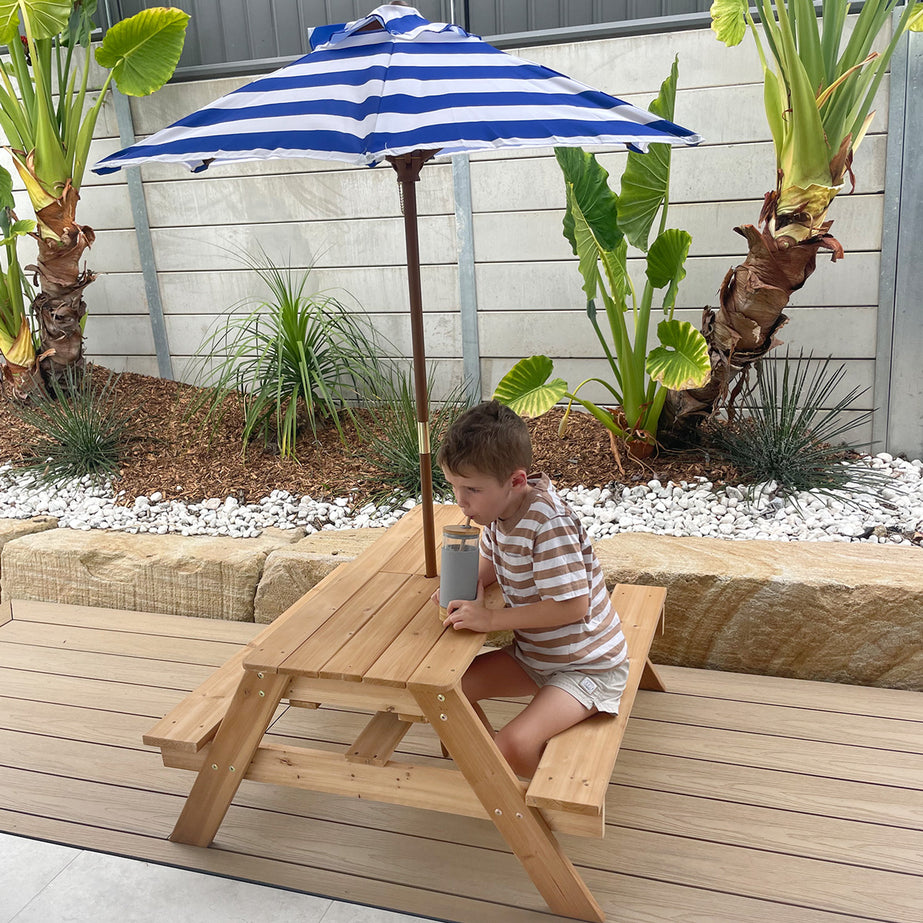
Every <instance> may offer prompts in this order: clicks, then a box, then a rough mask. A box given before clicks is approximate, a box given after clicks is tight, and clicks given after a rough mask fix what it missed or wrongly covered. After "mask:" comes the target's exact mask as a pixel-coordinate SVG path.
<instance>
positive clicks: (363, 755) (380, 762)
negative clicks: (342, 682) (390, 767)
mask: <svg viewBox="0 0 923 923" xmlns="http://www.w3.org/2000/svg"><path fill="white" fill-rule="evenodd" d="M412 726H413V724H412V722H410V721H402V720H401V719H400V718H398V716H397V715H395V714H393V713H392V712H387V711H380V712H378V713H377V714H375V715H373V717H372V720H371V721H369V723H368V724H367V725H366V727H365V728H363V730H362V733H361V734H360V735H359V736H358V737H357V738H356V742H355V743H354V744H353V745H352V746H351V747H350V748H349V749H348V750H347V751H346V761H347V762H348V763H362V764H363V765H365V766H384V765H385V763H387V762H388V760H390V759H391V756H392V754H393V753H394V751H395V749H396V748H397V745H398V744H399V743H400V742H401V741H402V740H403V739H404V735H405V734H406V733H407V732H408V731H409V730H410V728H411V727H412Z"/></svg>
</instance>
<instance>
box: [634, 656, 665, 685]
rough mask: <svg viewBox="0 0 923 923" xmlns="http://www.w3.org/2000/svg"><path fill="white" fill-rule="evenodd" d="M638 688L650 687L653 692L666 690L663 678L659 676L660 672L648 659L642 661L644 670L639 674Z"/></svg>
mask: <svg viewBox="0 0 923 923" xmlns="http://www.w3.org/2000/svg"><path fill="white" fill-rule="evenodd" d="M638 688H639V689H650V690H653V691H654V692H666V691H667V687H666V686H664V684H663V680H662V679H661V678H660V674H659V673H658V672H657V670H656V669H655V668H654V665H653V664H652V663H651V662H650V660H645V661H644V672H643V673H642V674H641V682H640V683H639V684H638Z"/></svg>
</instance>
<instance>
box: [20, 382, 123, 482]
mask: <svg viewBox="0 0 923 923" xmlns="http://www.w3.org/2000/svg"><path fill="white" fill-rule="evenodd" d="M11 406H12V409H13V412H14V414H16V416H17V417H18V418H19V419H20V420H21V421H22V422H23V423H26V424H28V425H29V426H31V427H33V428H35V429H37V430H38V431H39V435H38V436H37V437H36V439H35V440H34V441H33V442H32V444H31V445H30V446H29V453H30V454H29V455H28V456H27V457H26V458H25V459H24V461H23V464H22V465H21V466H20V467H21V469H22V470H26V471H30V472H32V473H33V474H34V475H35V476H36V477H37V478H38V479H39V480H40V481H43V482H46V483H49V484H59V483H61V482H64V481H69V480H74V479H78V478H82V477H85V476H87V475H89V476H90V477H91V478H92V479H93V480H95V481H103V480H105V479H106V478H108V477H112V476H114V475H117V474H118V472H119V462H120V460H121V458H122V453H123V450H124V448H125V446H126V445H127V443H128V441H129V440H130V439H131V437H132V434H131V425H132V414H131V411H130V410H129V409H127V408H125V407H124V406H123V404H122V402H121V400H120V398H119V394H118V376H117V375H113V374H112V373H109V374H108V375H107V377H106V379H105V381H103V382H100V381H99V376H98V373H92V372H90V371H89V370H87V371H85V372H84V374H83V375H79V376H78V374H77V373H76V372H75V370H73V369H68V370H67V373H66V376H65V380H64V384H63V385H59V384H57V383H54V384H53V385H52V393H51V395H50V396H49V397H48V398H47V399H36V398H30V399H29V401H28V402H27V403H14V404H12V405H11Z"/></svg>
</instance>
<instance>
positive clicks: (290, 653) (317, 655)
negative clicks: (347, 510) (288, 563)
mask: <svg viewBox="0 0 923 923" xmlns="http://www.w3.org/2000/svg"><path fill="white" fill-rule="evenodd" d="M434 514H435V525H436V542H437V550H438V545H439V543H440V540H441V536H442V527H443V526H445V525H452V524H455V523H459V522H463V521H464V516H463V515H462V513H461V511H460V510H459V508H458V507H457V506H454V505H437V506H436V507H435V510H434ZM437 560H438V555H437ZM424 566H425V561H424V551H423V518H422V511H421V509H420V507H417V508H415V509H414V510H412V511H411V512H409V513H408V514H407V515H406V516H404V517H403V518H402V519H401V520H400V521H399V522H398V523H397V524H396V525H394V526H392V527H391V528H390V529H388V530H387V531H386V532H384V534H383V535H382V537H381V538H380V539H378V541H376V542H375V543H374V544H373V545H371V546H370V547H369V548H368V549H366V551H364V552H363V553H362V554H361V555H359V556H358V557H356V558H355V559H354V560H352V561H350V562H347V563H344V564H341V565H340V566H339V567H338V568H336V570H334V571H333V572H332V573H331V574H330V575H329V576H327V577H326V578H325V579H324V580H322V581H321V582H320V583H319V584H317V586H316V587H314V588H313V589H312V590H310V591H309V592H308V593H307V594H305V596H303V597H302V598H301V599H300V600H299V601H298V602H297V603H295V605H294V606H292V607H291V609H289V610H288V611H287V612H286V613H284V614H283V615H282V616H281V617H280V618H279V619H278V620H277V623H276V624H277V626H278V627H277V628H276V630H274V631H270V632H267V633H266V634H264V635H262V636H261V638H260V640H259V641H258V643H255V644H254V645H253V646H251V648H250V650H249V651H248V653H247V656H246V658H245V660H244V667H245V669H247V670H250V671H259V672H267V673H279V674H283V675H290V676H304V677H316V678H320V679H334V680H346V681H351V682H364V683H371V684H376V685H382V686H397V687H406V686H409V685H417V686H431V687H434V688H435V687H438V688H451V687H452V686H454V685H455V684H456V683H458V681H459V680H460V679H461V677H462V675H463V674H464V672H465V670H466V669H467V668H468V665H469V664H470V663H471V661H472V660H473V659H474V657H475V655H476V654H477V652H478V651H479V650H480V649H481V646H482V645H483V642H484V638H485V635H483V634H480V633H478V632H471V631H455V630H453V629H446V628H445V626H444V625H443V624H442V622H441V620H440V618H439V608H438V606H436V604H435V603H433V601H432V599H431V597H432V594H433V592H434V591H435V589H436V588H437V587H438V585H439V578H438V577H429V578H428V577H426V576H424V573H425V571H424Z"/></svg>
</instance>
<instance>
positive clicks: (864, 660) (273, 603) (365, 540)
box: [0, 517, 923, 690]
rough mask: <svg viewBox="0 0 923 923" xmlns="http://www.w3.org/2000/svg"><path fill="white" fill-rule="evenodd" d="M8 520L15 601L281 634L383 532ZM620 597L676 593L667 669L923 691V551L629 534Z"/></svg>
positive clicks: (662, 647)
mask: <svg viewBox="0 0 923 923" xmlns="http://www.w3.org/2000/svg"><path fill="white" fill-rule="evenodd" d="M56 525H57V523H56V521H55V520H54V519H51V518H49V517H36V518H34V519H28V520H0V547H2V554H0V592H2V599H3V600H4V601H5V600H15V599H32V600H47V601H49V602H58V603H69V604H72V605H85V606H102V607H106V608H115V609H129V610H136V611H149V612H165V613H170V614H178V615H192V616H200V617H203V618H225V619H232V620H236V621H256V622H263V623H267V622H271V621H272V620H273V619H274V618H276V616H278V615H279V614H280V613H282V612H283V611H284V610H285V609H286V608H288V606H290V605H291V604H292V603H293V602H294V601H295V600H296V599H298V597H300V596H301V595H302V594H303V593H305V592H306V591H307V590H308V589H310V588H311V587H312V586H313V585H314V584H315V583H317V582H318V581H319V580H320V579H321V578H323V577H324V576H326V574H328V573H330V571H331V570H333V568H335V567H336V566H337V565H338V564H340V563H342V562H343V561H345V560H351V559H352V558H353V557H354V556H355V555H356V554H358V553H359V552H360V551H362V550H363V549H364V548H366V547H367V546H368V545H369V544H370V543H371V542H373V541H374V540H375V539H376V538H377V537H378V536H379V535H381V532H380V531H378V530H374V529H359V530H346V531H329V532H321V533H316V534H313V535H310V536H305V535H304V532H303V530H300V529H294V530H291V531H283V530H278V529H267V530H265V531H264V533H263V534H262V535H261V536H260V537H259V538H255V539H231V538H212V537H207V536H197V537H190V538H186V537H183V536H178V535H162V536H160V535H143V534H142V535H129V534H126V533H120V532H106V531H99V530H94V531H89V532H79V531H74V530H71V529H58V528H56ZM596 550H597V553H598V554H599V558H600V561H601V562H602V565H603V569H604V571H605V574H606V581H607V583H608V584H609V585H610V586H611V585H613V584H615V583H620V582H623V583H625V582H638V583H649V584H656V585H660V586H666V587H667V606H666V617H665V625H666V627H665V632H664V634H663V636H662V637H660V638H658V639H656V641H655V643H654V648H653V652H652V657H653V659H654V661H655V662H658V663H668V664H674V665H678V666H689V667H706V668H710V669H716V670H727V671H731V672H742V673H759V674H764V675H771V676H786V677H792V678H797V679H807V680H821V681H827V682H838V683H855V684H861V685H871V686H887V687H893V688H901V689H916V690H923V567H921V564H923V551H921V550H919V549H916V548H899V547H887V546H880V545H868V544H845V543H821V542H801V543H797V544H795V543H786V542H765V541H725V540H721V539H710V538H675V537H672V536H662V535H650V534H647V533H626V534H623V535H619V536H615V537H614V538H608V539H602V540H600V541H598V542H597V543H596Z"/></svg>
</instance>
